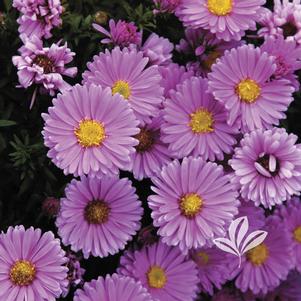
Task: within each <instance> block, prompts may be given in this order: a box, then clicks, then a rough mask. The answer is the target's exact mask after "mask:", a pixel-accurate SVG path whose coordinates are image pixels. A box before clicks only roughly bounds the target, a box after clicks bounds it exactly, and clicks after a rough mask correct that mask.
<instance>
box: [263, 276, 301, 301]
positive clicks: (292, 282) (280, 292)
mask: <svg viewBox="0 0 301 301" xmlns="http://www.w3.org/2000/svg"><path fill="white" fill-rule="evenodd" d="M300 283H301V275H300V274H299V273H297V272H295V271H293V272H290V274H289V275H288V277H287V279H286V280H285V281H283V282H282V283H281V284H280V285H279V286H278V287H277V288H276V289H275V290H274V291H273V292H270V293H268V294H267V295H266V296H265V299H264V300H265V301H301V286H300Z"/></svg>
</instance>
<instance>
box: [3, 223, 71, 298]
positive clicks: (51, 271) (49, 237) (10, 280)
mask: <svg viewBox="0 0 301 301" xmlns="http://www.w3.org/2000/svg"><path fill="white" fill-rule="evenodd" d="M46 254H47V255H46ZM66 262H67V258H66V257H65V252H64V251H63V250H62V248H61V245H60V241H59V240H58V239H56V238H55V237H54V235H53V233H52V232H46V233H44V234H42V232H41V230H40V229H34V228H32V227H31V228H29V229H27V230H25V228H24V227H23V226H16V227H9V228H8V230H7V232H6V233H2V234H1V235H0V263H1V272H0V275H1V281H0V299H1V300H5V301H16V300H18V301H27V300H39V301H55V300H56V298H59V297H60V295H61V294H62V292H63V291H64V290H65V289H66V287H67V285H68V280H67V271H68V268H67V267H66V266H64V264H65V263H66Z"/></svg>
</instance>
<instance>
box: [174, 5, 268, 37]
mask: <svg viewBox="0 0 301 301" xmlns="http://www.w3.org/2000/svg"><path fill="white" fill-rule="evenodd" d="M264 4H265V0H252V1H245V0H236V1H234V0H182V1H181V4H180V5H179V6H178V8H177V10H176V15H177V16H178V17H179V19H180V20H181V21H182V22H183V23H184V26H186V27H191V28H203V29H207V30H210V31H211V32H212V33H213V34H216V36H217V38H218V39H223V40H225V41H230V40H240V39H241V37H242V36H243V35H244V33H245V31H246V30H249V29H251V30H255V29H256V21H257V19H258V15H259V13H260V11H261V6H262V5H264Z"/></svg>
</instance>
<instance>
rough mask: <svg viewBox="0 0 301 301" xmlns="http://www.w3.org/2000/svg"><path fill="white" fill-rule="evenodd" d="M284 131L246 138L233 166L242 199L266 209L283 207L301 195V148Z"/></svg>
mask: <svg viewBox="0 0 301 301" xmlns="http://www.w3.org/2000/svg"><path fill="white" fill-rule="evenodd" d="M297 139H298V137H297V136H295V135H293V134H287V133H286V131H285V129H279V128H273V129H272V130H267V131H263V130H257V131H253V132H251V133H248V134H245V136H244V138H243V139H242V140H241V142H240V146H239V147H237V148H236V149H235V152H234V155H233V158H232V160H230V165H231V166H232V168H233V169H234V171H235V176H236V180H237V181H238V182H239V183H240V185H241V194H242V197H243V198H245V199H248V200H251V201H253V202H254V203H255V204H256V205H257V206H259V205H260V204H262V205H263V206H264V207H266V208H271V207H272V206H273V205H276V204H281V203H282V202H284V201H286V200H287V199H289V198H290V196H292V195H293V194H297V195H300V191H301V145H300V144H297V145H296V144H295V143H296V141H297Z"/></svg>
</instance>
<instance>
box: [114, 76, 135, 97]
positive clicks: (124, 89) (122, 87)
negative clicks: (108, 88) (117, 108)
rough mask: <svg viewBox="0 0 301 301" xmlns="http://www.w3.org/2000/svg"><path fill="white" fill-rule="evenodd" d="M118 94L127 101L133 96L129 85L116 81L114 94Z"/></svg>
mask: <svg viewBox="0 0 301 301" xmlns="http://www.w3.org/2000/svg"><path fill="white" fill-rule="evenodd" d="M116 93H119V94H120V95H122V96H123V97H124V98H125V99H129V97H130V96H131V87H130V85H129V83H128V82H126V81H124V80H118V81H116V82H115V83H114V85H113V87H112V94H113V95H114V94H116Z"/></svg>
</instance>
